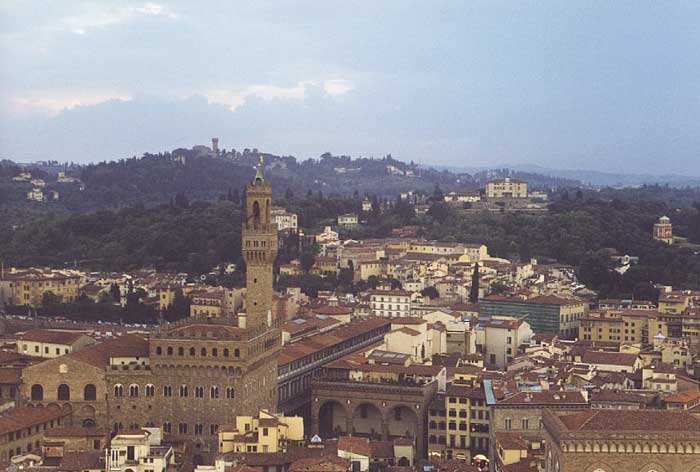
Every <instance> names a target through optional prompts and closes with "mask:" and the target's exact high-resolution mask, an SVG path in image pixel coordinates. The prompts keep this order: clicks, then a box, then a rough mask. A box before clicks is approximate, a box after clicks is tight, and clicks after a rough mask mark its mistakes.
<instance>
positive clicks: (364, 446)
mask: <svg viewBox="0 0 700 472" xmlns="http://www.w3.org/2000/svg"><path fill="white" fill-rule="evenodd" d="M338 450H339V451H348V452H352V453H354V454H360V455H363V456H367V457H371V456H372V449H371V447H370V445H369V439H367V438H360V437H357V436H341V437H340V439H338Z"/></svg>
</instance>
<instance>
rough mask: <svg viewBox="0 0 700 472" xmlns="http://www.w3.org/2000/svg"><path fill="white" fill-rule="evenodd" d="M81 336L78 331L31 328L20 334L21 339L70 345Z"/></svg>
mask: <svg viewBox="0 0 700 472" xmlns="http://www.w3.org/2000/svg"><path fill="white" fill-rule="evenodd" d="M83 336H87V335H86V334H85V333H83V332H79V331H58V330H52V329H32V330H29V331H27V332H26V333H24V334H23V335H21V336H20V338H19V339H21V340H22V341H31V342H39V343H51V344H65V345H71V344H73V343H74V342H76V341H77V340H78V339H80V338H81V337H83Z"/></svg>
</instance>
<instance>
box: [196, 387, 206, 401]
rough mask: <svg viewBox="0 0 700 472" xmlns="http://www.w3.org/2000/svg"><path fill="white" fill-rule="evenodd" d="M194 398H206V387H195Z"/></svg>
mask: <svg viewBox="0 0 700 472" xmlns="http://www.w3.org/2000/svg"><path fill="white" fill-rule="evenodd" d="M194 396H195V398H204V387H195V388H194Z"/></svg>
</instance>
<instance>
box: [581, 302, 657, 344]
mask: <svg viewBox="0 0 700 472" xmlns="http://www.w3.org/2000/svg"><path fill="white" fill-rule="evenodd" d="M580 322H581V324H580V326H579V334H578V337H579V339H582V340H584V341H604V342H615V343H627V344H652V343H653V338H654V336H655V335H657V334H658V333H661V334H662V335H664V336H668V334H669V333H668V325H667V323H665V322H664V321H662V320H661V319H660V317H659V316H658V312H657V311H655V310H605V311H594V312H591V313H589V314H587V315H586V316H585V317H583V318H581V320H580Z"/></svg>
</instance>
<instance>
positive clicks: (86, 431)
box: [44, 426, 109, 438]
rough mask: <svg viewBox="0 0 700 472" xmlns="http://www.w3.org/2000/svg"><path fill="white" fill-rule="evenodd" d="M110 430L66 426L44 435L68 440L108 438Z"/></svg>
mask: <svg viewBox="0 0 700 472" xmlns="http://www.w3.org/2000/svg"><path fill="white" fill-rule="evenodd" d="M107 434H109V429H106V428H83V427H82V426H66V427H63V428H53V429H49V430H47V431H46V432H45V433H44V437H46V438H68V437H71V438H72V437H87V436H106V435H107Z"/></svg>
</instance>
